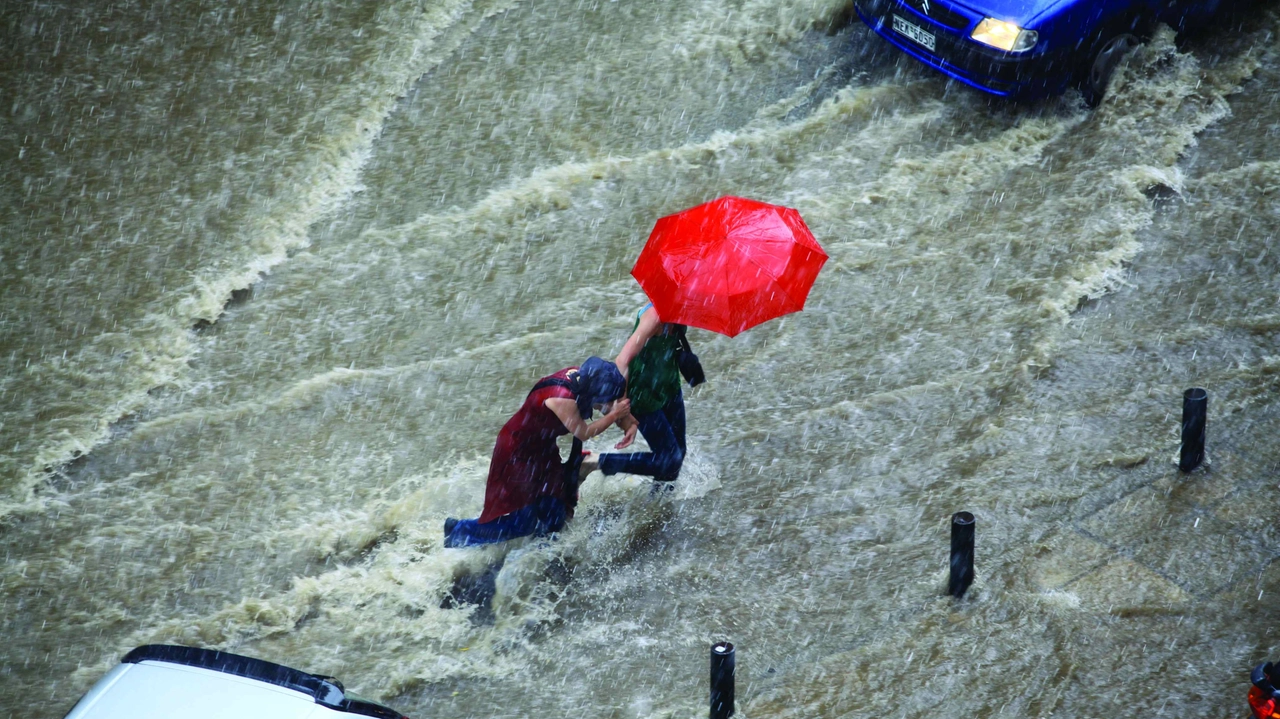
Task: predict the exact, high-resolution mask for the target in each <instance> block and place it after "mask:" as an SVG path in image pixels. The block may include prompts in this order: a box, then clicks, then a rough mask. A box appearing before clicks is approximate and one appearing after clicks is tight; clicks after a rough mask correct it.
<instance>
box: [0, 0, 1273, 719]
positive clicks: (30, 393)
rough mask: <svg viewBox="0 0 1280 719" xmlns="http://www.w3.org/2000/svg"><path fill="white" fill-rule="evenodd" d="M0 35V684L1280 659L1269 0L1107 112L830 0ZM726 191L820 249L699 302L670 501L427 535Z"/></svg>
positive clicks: (357, 9) (1124, 91) (45, 695)
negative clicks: (956, 564)
mask: <svg viewBox="0 0 1280 719" xmlns="http://www.w3.org/2000/svg"><path fill="white" fill-rule="evenodd" d="M0 31H2V32H3V33H5V35H6V36H7V38H8V41H7V44H8V45H9V47H10V48H11V52H12V51H14V50H16V55H14V56H13V57H14V58H15V59H14V60H13V61H11V62H6V63H0V90H2V92H3V95H2V99H3V102H2V103H0V113H3V114H0V138H3V142H0V158H2V159H3V162H2V163H0V168H3V169H0V178H2V179H0V515H2V516H3V519H0V546H2V551H3V554H4V562H3V565H0V637H3V642H0V714H3V715H5V716H10V717H19V716H21V717H60V716H62V715H63V714H64V713H65V712H66V711H67V710H68V709H69V708H70V707H71V706H72V705H73V704H74V702H75V701H76V699H77V698H78V697H79V695H80V694H81V693H82V692H83V691H84V690H85V689H86V688H87V687H88V686H89V685H90V684H92V682H94V681H95V680H96V679H97V678H98V677H99V676H101V674H102V673H103V672H104V671H106V670H107V669H108V668H109V667H110V666H112V664H113V663H114V662H116V661H118V659H119V657H120V656H121V655H122V654H123V653H124V652H126V651H128V650H129V649H130V648H132V647H134V646H137V645H139V644H144V643H149V642H173V643H182V644H191V645H196V646H204V647H214V648H221V649H226V650H230V651H234V652H238V653H243V654H249V655H252V656H257V657H262V658H264V659H269V660H272V661H277V662H281V663H284V664H289V665H292V666H296V667H299V668H302V669H305V670H308V671H313V672H320V673H325V674H332V675H336V676H338V677H340V678H342V680H343V681H344V682H345V684H346V685H347V687H348V688H349V689H351V690H353V691H355V692H357V693H359V694H362V695H364V696H368V697H371V698H376V699H379V700H382V701H384V702H387V703H389V704H391V705H393V706H395V707H396V708H397V709H399V710H401V711H403V712H405V713H406V714H408V715H409V716H411V717H415V719H422V718H426V717H525V716H548V717H553V716H586V715H590V716H596V717H635V718H637V719H642V718H649V717H653V718H658V717H673V718H674V717H680V718H683V717H695V716H704V715H705V712H706V711H707V708H706V702H707V693H706V692H707V688H706V672H707V652H708V648H709V646H710V644H711V643H712V642H713V641H716V640H721V639H728V640H730V641H733V642H734V643H735V644H736V645H737V648H738V667H739V670H738V672H739V673H738V680H737V685H738V694H739V696H738V708H739V715H740V716H744V717H750V718H759V717H796V718H801V717H834V716H849V717H877V718H878V717H937V716H954V717H960V716H969V717H1024V718H1025V717H1047V716H1049V715H1052V716H1054V717H1064V718H1071V719H1094V718H1096V717H1125V716H1137V715H1152V716H1176V717H1240V716H1243V715H1245V713H1246V712H1247V708H1246V706H1245V702H1244V696H1245V692H1246V690H1247V688H1248V670H1249V668H1250V667H1252V666H1253V665H1255V664H1257V663H1259V662H1261V661H1264V660H1267V659H1273V660H1275V659H1280V656H1277V649H1280V646H1278V645H1280V641H1278V640H1277V636H1278V635H1277V628H1278V626H1280V623H1278V620H1280V616H1278V615H1277V612H1276V611H1275V609H1274V607H1275V606H1276V605H1275V600H1276V598H1277V597H1280V565H1275V564H1273V560H1274V559H1275V557H1276V556H1277V554H1278V553H1280V531H1277V525H1276V516H1277V512H1280V487H1278V486H1277V483H1278V482H1280V479H1278V476H1280V473H1278V472H1277V468H1278V467H1280V443H1277V441H1276V437H1277V436H1278V435H1280V406H1277V403H1276V402H1275V401H1274V398H1275V396H1276V393H1277V391H1278V390H1280V347H1277V339H1280V255H1278V254H1277V251H1276V249H1275V242H1276V241H1275V240H1274V238H1275V236H1276V235H1277V234H1278V233H1280V106H1278V105H1277V103H1276V98H1277V93H1276V87H1277V86H1280V55H1277V50H1278V49H1280V43H1278V41H1277V31H1280V7H1277V5H1276V4H1275V3H1263V4H1261V5H1259V6H1257V7H1255V8H1253V9H1251V10H1250V11H1249V12H1248V13H1246V14H1245V15H1244V16H1243V17H1242V18H1241V19H1239V20H1238V21H1232V22H1228V23H1223V24H1221V25H1219V26H1215V27H1212V28H1208V29H1206V30H1205V31H1203V32H1201V33H1198V34H1197V35H1195V36H1193V37H1189V38H1179V39H1176V40H1175V38H1174V36H1173V34H1172V33H1171V32H1169V31H1167V30H1166V31H1162V32H1160V33H1158V34H1157V36H1156V37H1154V38H1153V39H1152V40H1151V41H1150V42H1148V43H1147V44H1146V45H1145V46H1143V47H1142V48H1141V49H1140V51H1139V52H1138V53H1137V54H1136V55H1135V56H1133V57H1132V58H1131V60H1130V62H1129V63H1128V65H1127V66H1126V67H1125V68H1124V69H1123V70H1122V71H1121V74H1120V76H1119V77H1118V79H1117V80H1116V83H1115V85H1114V86H1113V92H1112V95H1111V96H1110V97H1109V98H1108V99H1107V101H1106V102H1105V103H1104V104H1103V106H1102V107H1101V108H1099V109H1097V110H1095V111H1089V110H1086V109H1084V107H1083V105H1082V103H1081V101H1080V98H1079V96H1078V95H1075V94H1069V95H1067V96H1064V97H1062V98H1055V99H1051V100H1046V101H1042V102H1038V103H1031V104H1012V103H1007V102H1002V101H996V100H992V99H989V98H987V97H986V96H984V95H981V94H979V93H977V92H974V91H971V90H968V89H966V88H964V87H963V86H959V85H955V84H948V83H947V82H946V81H945V80H944V79H943V78H941V77H940V76H938V75H937V74H936V73H932V72H929V71H926V70H925V69H923V68H921V67H920V66H918V64H917V63H914V62H912V61H909V60H907V59H905V58H903V57H901V55H900V53H898V52H896V51H892V50H891V49H890V48H888V47H887V46H886V45H885V44H884V43H883V42H882V41H880V40H879V39H877V38H876V37H875V36H874V35H873V34H872V33H870V32H869V31H868V30H867V29H866V28H865V27H864V26H863V25H862V24H861V23H860V22H859V21H858V20H857V19H856V18H852V19H851V17H850V9H849V7H848V6H847V4H846V3H845V2H842V1H840V0H791V1H789V2H764V1H763V0H693V1H692V2H686V3H652V2H633V1H629V0H615V1H609V0H593V1H590V2H588V1H586V0H583V1H581V2H574V1H573V0H569V1H566V2H559V3H555V2H553V3H528V2H524V3H522V2H518V0H471V1H468V0H383V1H381V2H338V1H337V0H298V1H296V2H289V3H286V2H280V1H276V0H231V1H230V2H212V1H205V2H202V1H200V0H155V1H154V2H142V1H139V0H116V1H115V2H108V1H107V0H95V1H90V2H51V3H38V4H37V3H9V4H6V5H5V6H4V7H3V8H0ZM724 194H735V195H742V196H746V197H751V198H755V199H759V200H764V201H768V202H773V203H777V204H784V205H788V206H792V207H795V208H797V209H798V210H799V211H800V213H801V214H802V216H803V217H804V218H805V220H806V221H807V223H808V225H809V227H810V228H811V229H812V231H813V233H814V235H815V236H816V237H817V238H818V240H819V242H821V243H822V245H823V247H824V248H825V249H826V251H827V252H828V254H829V255H830V257H831V259H830V261H829V262H828V263H827V265H826V267H825V269H824V270H823V272H822V274H821V275H820V276H819V278H818V281H817V283H816V285H815V287H814V289H813V292H812V294H811V296H810V298H809V302H808V305H807V307H806V309H805V310H804V311H803V312H802V313H799V314H795V315H791V316H788V317H786V318H784V319H781V320H775V321H773V322H770V323H768V324H765V325H763V326H760V327H758V328H755V329H753V330H751V331H749V332H747V333H745V334H743V335H740V336H738V337H736V338H734V339H728V338H725V337H721V336H718V335H712V334H710V333H707V332H703V331H700V330H693V331H691V333H690V336H691V340H692V342H693V344H694V346H695V348H696V349H697V351H698V353H699V355H700V356H701V357H702V359H703V363H704V366H705V367H706V370H707V375H708V377H709V382H708V383H707V384H706V385H704V386H702V387H699V388H697V389H695V390H689V389H688V388H686V400H687V406H688V415H689V433H690V436H689V445H690V448H689V456H688V458H687V460H686V462H685V466H684V473H683V475H682V477H681V479H680V480H679V482H678V483H677V484H676V485H675V488H674V490H673V491H671V492H659V493H654V492H651V487H650V485H651V483H650V482H649V481H648V480H647V479H644V478H639V477H629V476H615V477H607V478H602V477H601V476H600V475H598V474H597V475H594V476H593V477H591V478H590V479H589V480H588V481H587V482H586V484H584V486H583V490H582V503H581V505H580V506H579V509H578V516H577V518H576V519H575V520H574V522H573V523H572V524H571V525H570V527H569V528H568V529H567V530H566V531H565V532H563V533H562V534H561V535H560V536H559V537H558V538H557V539H556V540H555V541H546V540H533V541H520V542H512V543H510V544H509V545H508V546H502V547H495V548H489V549H483V550H445V549H443V548H442V547H441V524H442V522H443V520H444V518H445V517H447V516H475V515H476V514H477V513H478V512H479V510H480V506H481V502H482V499H483V486H484V479H485V476H486V471H487V463H488V455H489V452H490V451H491V449H492V447H493V441H494V437H495V435H496V433H497V430H498V429H499V428H500V427H501V425H502V423H503V422H504V421H505V420H506V418H507V417H508V416H509V415H510V414H511V413H512V412H513V411H514V410H515V409H516V407H518V406H519V403H520V401H521V400H522V398H523V396H524V395H525V393H526V392H527V391H528V388H529V387H530V386H531V385H532V383H533V382H534V381H536V379H537V378H539V377H541V376H543V375H545V374H549V373H551V372H553V371H556V370H558V369H561V368H563V367H566V366H569V365H575V364H578V363H579V362H581V361H582V360H583V359H585V358H586V357H587V356H590V355H593V354H599V355H603V356H606V357H612V356H613V355H615V354H616V353H617V351H618V350H619V349H620V348H621V346H622V343H623V341H624V340H625V339H626V337H627V334H628V333H629V331H630V329H631V325H632V320H633V318H634V315H635V312H636V310H637V309H639V308H640V307H641V306H642V305H643V304H644V302H645V299H644V297H643V294H642V293H641V291H640V289H639V287H638V286H637V285H636V284H635V282H634V281H633V280H632V279H631V278H630V276H629V274H628V272H629V270H630V268H631V265H632V263H633V262H634V260H635V257H636V256H637V254H638V253H639V251H640V248H641V247H642V246H643V243H644V241H645V239H646V238H647V236H648V233H649V230H650V229H651V227H652V225H653V222H654V220H655V219H656V218H658V217H660V216H663V215H666V214H670V213H672V212H676V211H678V210H680V209H683V208H685V207H689V206H692V205H695V204H698V203H701V202H703V201H706V200H709V199H713V198H715V197H718V196H720V195H724ZM1192 386H1200V387H1205V388H1206V389H1208V391H1209V395H1210V419H1209V450H1208V451H1209V460H1210V466H1208V467H1207V468H1203V469H1200V470H1197V471H1196V472H1194V473H1192V474H1190V475H1183V474H1180V473H1179V472H1178V471H1177V468H1176V466H1175V462H1176V454H1177V450H1178V443H1179V427H1180V425H1179V420H1180V411H1181V397H1182V392H1183V390H1184V389H1186V388H1188V387H1192ZM618 436H619V434H618V433H617V432H616V431H613V432H610V433H607V434H605V435H603V436H602V437H601V438H599V439H598V440H595V441H593V442H592V443H590V444H589V448H594V449H596V450H599V449H601V448H604V447H608V446H610V445H611V444H612V443H613V442H616V441H617V439H618ZM960 510H967V511H971V512H973V513H974V514H975V516H976V517H977V527H978V529H977V536H978V550H977V571H978V579H977V582H976V583H975V584H974V586H973V588H972V589H971V590H970V591H969V594H968V595H967V596H966V598H965V599H964V600H963V601H961V602H953V601H952V600H951V599H949V598H947V597H946V596H944V595H945V588H946V580H947V569H946V567H947V564H946V562H947V557H946V552H947V541H948V540H947V532H948V522H949V518H950V515H951V514H952V513H953V512H956V511H960ZM495 567H501V569H500V571H498V573H497V576H496V578H495V579H494V580H493V581H494V594H493V596H492V598H491V599H490V600H489V601H488V602H487V603H486V604H485V605H483V606H476V605H472V604H465V603H464V604H461V605H458V604H456V603H450V602H447V601H442V600H443V599H444V598H445V597H446V595H447V594H448V593H449V592H450V588H451V587H452V586H453V585H454V583H455V581H456V580H457V579H458V578H460V577H462V578H466V577H472V578H474V577H482V576H484V575H485V573H486V572H488V571H490V569H491V568H495ZM442 605H443V606H442Z"/></svg>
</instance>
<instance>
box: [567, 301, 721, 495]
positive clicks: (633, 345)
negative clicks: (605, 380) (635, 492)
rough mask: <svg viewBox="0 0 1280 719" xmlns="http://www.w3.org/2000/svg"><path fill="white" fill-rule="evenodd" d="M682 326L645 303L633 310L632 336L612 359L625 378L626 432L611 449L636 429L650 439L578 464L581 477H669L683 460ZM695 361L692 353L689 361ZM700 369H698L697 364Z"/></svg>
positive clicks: (663, 479)
mask: <svg viewBox="0 0 1280 719" xmlns="http://www.w3.org/2000/svg"><path fill="white" fill-rule="evenodd" d="M684 332H685V327H684V325H678V324H674V323H670V322H663V321H661V320H659V319H658V311H657V310H655V309H654V308H653V304H652V303H650V304H648V305H646V306H645V307H644V308H642V309H641V310H640V312H639V313H637V316H636V324H635V327H634V328H633V329H632V331H631V337H630V338H629V339H628V340H627V343H626V344H625V345H623V347H622V351H621V352H620V353H618V358H617V360H615V361H616V362H617V365H618V370H619V371H620V372H622V374H623V375H625V376H626V377H627V397H628V399H630V400H631V414H630V416H628V417H624V418H622V419H621V420H620V421H619V423H618V426H620V427H622V429H623V430H624V432H625V435H624V436H623V438H622V441H621V442H619V443H618V444H617V445H616V447H615V449H624V448H626V447H627V446H628V445H630V444H631V442H632V441H634V440H635V436H636V430H637V429H638V430H639V431H640V433H641V434H643V435H644V439H645V441H646V442H648V443H649V449H650V451H648V452H611V453H607V454H601V455H600V458H599V459H598V460H591V459H587V460H584V461H583V463H582V476H584V477H585V476H586V475H587V474H588V473H590V472H591V471H593V470H595V469H597V468H598V469H599V470H600V471H601V472H603V473H605V474H606V475H608V474H617V473H618V472H626V473H628V474H641V475H646V476H649V477H653V478H654V479H655V480H657V481H659V482H673V481H675V479H676V478H677V477H678V476H679V475H680V466H681V465H682V464H683V463H684V455H685V436H684V434H685V427H684V394H683V393H682V392H681V391H680V376H681V370H680V361H679V358H680V352H681V348H682V347H684V346H686V345H685V339H684ZM694 361H695V362H696V358H695V360H694ZM699 371H701V370H700V368H699Z"/></svg>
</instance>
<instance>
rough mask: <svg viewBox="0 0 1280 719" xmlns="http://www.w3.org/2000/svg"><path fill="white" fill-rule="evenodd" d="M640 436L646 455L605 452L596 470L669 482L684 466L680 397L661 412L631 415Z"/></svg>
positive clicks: (682, 408)
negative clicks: (638, 475) (639, 475)
mask: <svg viewBox="0 0 1280 719" xmlns="http://www.w3.org/2000/svg"><path fill="white" fill-rule="evenodd" d="M635 418H636V422H637V423H639V425H640V434H642V435H644V441H646V442H648V443H649V450H650V451H648V452H609V453H607V454H601V455H600V471H601V472H604V473H605V474H617V473H619V472H626V473H627V474H643V475H646V476H649V477H653V478H654V479H656V480H658V481H659V482H672V481H675V479H676V477H678V476H680V465H682V464H684V454H685V443H684V394H683V393H676V396H675V397H674V398H673V399H672V400H671V401H670V402H667V404H666V405H665V406H663V408H662V409H660V410H658V411H657V412H650V413H648V414H638V415H635Z"/></svg>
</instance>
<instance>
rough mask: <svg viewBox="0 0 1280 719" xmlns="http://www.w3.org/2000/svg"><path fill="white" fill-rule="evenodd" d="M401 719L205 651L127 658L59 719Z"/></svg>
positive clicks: (329, 688) (322, 687)
mask: <svg viewBox="0 0 1280 719" xmlns="http://www.w3.org/2000/svg"><path fill="white" fill-rule="evenodd" d="M361 716H364V717H377V718H378V719H408V718H407V717H405V716H404V715H403V714H401V713H400V712H398V711H395V710H394V709H388V708H387V707H384V706H382V705H380V704H375V703H373V702H370V701H366V700H364V699H358V698H356V697H354V696H352V695H350V694H347V693H346V691H345V690H344V689H343V688H342V683H341V682H339V681H338V680H336V679H334V678H332V677H322V676H317V675H315V674H307V673H306V672H303V671H299V670H297V669H291V668H289V667H286V666H282V665H280V664H272V663H271V662H265V661H262V660H261V659H252V658H250V657H242V656H240V655H238V654H230V653H227V652H217V651H213V650H211V649H196V648H194V647H179V646H170V645H165V644H148V645H146V646H141V647H138V648H137V649H134V650H133V651H131V652H129V653H128V654H127V655H126V656H125V658H124V659H121V660H120V664H119V666H117V667H116V668H114V669H112V670H111V671H110V672H108V673H107V675H106V676H104V677H103V678H102V679H100V680H99V681H98V683H97V684H95V685H94V687H93V688H92V689H90V690H89V693H87V694H85V695H84V697H82V698H81V699H80V701H79V703H77V704H76V706H75V708H73V709H72V710H71V713H70V714H68V715H67V716H66V719H354V718H355V717H361Z"/></svg>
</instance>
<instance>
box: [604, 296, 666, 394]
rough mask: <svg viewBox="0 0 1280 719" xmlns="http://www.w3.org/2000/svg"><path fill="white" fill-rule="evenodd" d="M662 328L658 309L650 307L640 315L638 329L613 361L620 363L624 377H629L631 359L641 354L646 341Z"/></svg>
mask: <svg viewBox="0 0 1280 719" xmlns="http://www.w3.org/2000/svg"><path fill="white" fill-rule="evenodd" d="M660 329H662V320H660V319H658V311H657V310H655V309H654V308H652V307H650V308H649V309H647V310H645V311H644V314H642V315H640V324H638V325H636V331H635V332H632V333H631V337H630V338H628V339H627V343H626V344H625V345H623V346H622V351H621V352H619V353H618V357H617V359H615V360H614V361H613V363H614V364H616V365H618V371H619V372H621V373H622V376H623V377H629V376H630V375H628V370H629V368H630V365H631V360H633V359H635V358H636V355H638V354H640V350H642V349H644V343H645V342H648V341H649V338H650V337H653V336H654V335H656V334H658V331H659V330H660Z"/></svg>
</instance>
